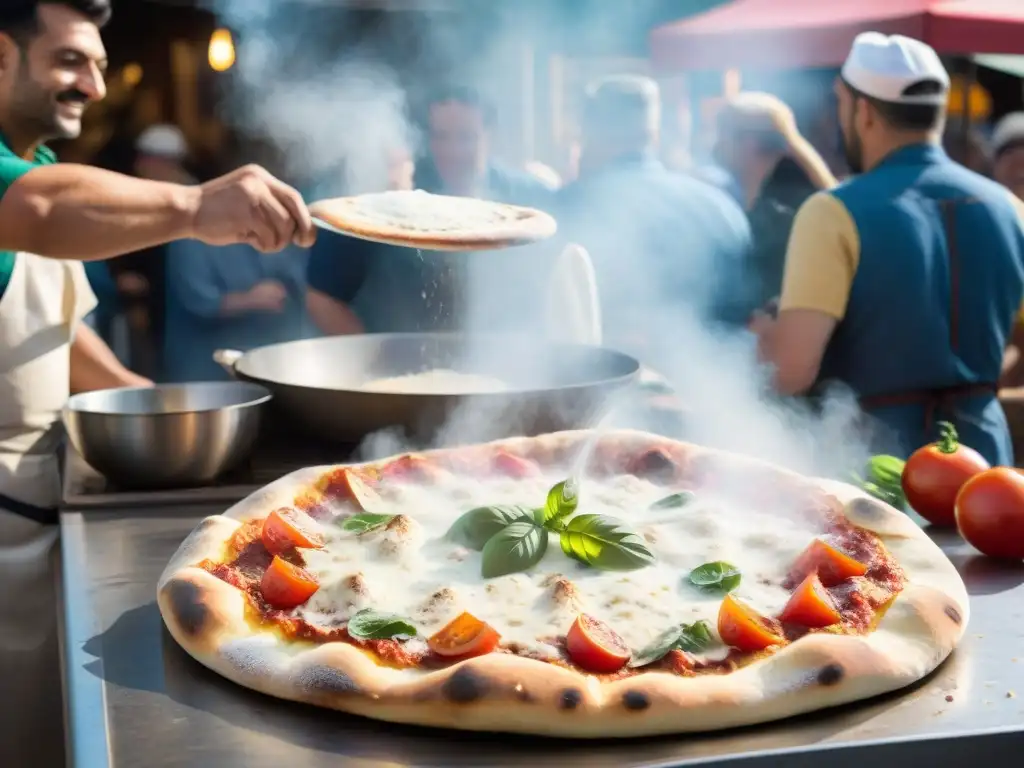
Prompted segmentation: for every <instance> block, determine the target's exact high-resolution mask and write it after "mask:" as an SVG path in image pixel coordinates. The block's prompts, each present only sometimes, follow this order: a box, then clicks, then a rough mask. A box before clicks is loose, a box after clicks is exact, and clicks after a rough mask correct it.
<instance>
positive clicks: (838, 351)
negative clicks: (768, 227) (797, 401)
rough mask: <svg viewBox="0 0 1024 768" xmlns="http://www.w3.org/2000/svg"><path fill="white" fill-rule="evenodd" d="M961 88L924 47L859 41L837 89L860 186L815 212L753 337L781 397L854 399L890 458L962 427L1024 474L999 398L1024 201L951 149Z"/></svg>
mask: <svg viewBox="0 0 1024 768" xmlns="http://www.w3.org/2000/svg"><path fill="white" fill-rule="evenodd" d="M949 87H950V79H949V74H948V73H947V72H946V70H945V68H944V67H943V65H942V63H941V61H940V60H939V57H938V55H937V54H936V53H935V51H934V50H933V49H932V48H930V47H929V46H927V45H925V44H924V43H922V42H920V41H918V40H913V39H911V38H907V37H902V36H899V35H894V36H891V37H886V36H885V35H881V34H879V33H875V32H868V33H864V34H861V35H859V36H858V37H857V38H856V40H855V42H854V44H853V48H852V50H851V51H850V54H849V56H848V58H847V60H846V63H845V64H844V65H843V68H842V73H841V75H840V77H839V79H838V80H837V82H836V85H835V89H836V95H837V97H838V100H839V104H838V108H839V121H840V125H841V126H842V129H843V137H844V141H845V147H846V153H847V161H848V163H849V166H850V168H851V170H852V171H853V172H854V173H858V174H860V175H858V176H855V177H853V178H851V179H850V180H849V181H847V182H846V183H844V184H842V185H840V186H838V187H837V188H835V189H834V190H832V191H830V192H820V193H818V194H816V195H814V196H812V197H811V198H810V199H809V200H808V201H807V202H806V203H804V205H803V206H802V207H801V209H800V211H799V212H798V213H797V217H796V221H795V222H794V224H793V233H792V236H791V237H790V241H789V248H788V251H787V254H786V267H785V276H784V278H783V288H782V296H781V299H780V302H779V313H778V318H777V319H772V318H771V317H769V316H768V315H766V314H765V315H759V316H758V317H757V318H756V320H755V321H754V323H753V324H752V327H753V328H754V330H755V332H756V333H758V335H759V336H760V346H761V352H762V356H763V357H764V359H766V360H767V361H769V362H770V363H771V364H772V365H773V366H774V368H775V386H776V388H777V389H778V390H779V391H780V392H781V393H783V394H786V395H797V394H803V393H812V394H817V393H818V392H820V391H821V390H822V389H823V388H824V387H826V386H827V385H828V384H829V383H831V382H837V383H840V384H842V385H843V386H845V387H848V388H849V389H852V390H853V392H854V393H855V394H856V396H857V397H859V398H860V404H861V407H862V408H863V409H864V410H865V411H866V412H867V413H868V414H870V415H871V416H872V417H873V419H872V420H871V422H870V428H871V429H872V431H873V434H871V435H869V438H872V439H874V441H875V443H874V446H873V448H874V449H875V450H876V452H884V453H892V454H896V455H901V456H908V455H909V454H910V453H911V452H912V451H914V450H916V449H917V448H919V447H921V446H923V445H925V444H926V443H929V442H932V441H934V440H935V439H937V437H938V436H939V429H938V425H937V421H938V420H946V421H949V422H952V423H953V424H954V426H955V427H956V429H957V431H958V432H959V434H960V437H961V439H962V440H963V442H964V444H965V445H969V446H971V447H972V448H974V449H975V450H977V451H979V452H980V453H981V454H982V455H983V456H984V457H985V458H986V459H987V460H988V461H989V462H990V463H991V464H992V465H993V466H994V465H997V464H1000V465H1007V466H1012V465H1013V450H1012V446H1011V442H1010V434H1009V430H1008V427H1007V422H1006V416H1005V414H1004V413H1003V409H1002V407H1001V406H1000V404H999V400H998V399H997V397H996V394H997V382H998V380H999V376H1000V372H1001V369H1002V365H1003V355H1004V350H1005V349H1006V346H1007V339H1008V336H1009V333H1010V328H1011V326H1012V323H1013V320H1014V317H1015V315H1016V314H1017V312H1018V311H1019V309H1020V307H1021V304H1022V300H1024V275H1022V270H1021V265H1022V264H1024V226H1022V219H1021V216H1022V212H1024V204H1022V203H1021V201H1020V200H1018V199H1017V198H1015V197H1013V196H1011V195H1009V194H1007V192H1006V190H1005V189H1002V188H1001V187H999V186H998V185H997V184H995V183H994V182H992V181H990V180H989V179H986V178H984V177H983V176H981V175H979V174H977V173H974V172H973V171H970V170H968V169H967V168H965V167H964V166H962V165H959V164H957V163H955V162H953V161H952V160H950V158H949V157H948V156H947V155H946V153H945V152H944V151H943V149H942V146H941V137H942V130H943V124H944V123H945V117H946V103H947V98H948V93H949Z"/></svg>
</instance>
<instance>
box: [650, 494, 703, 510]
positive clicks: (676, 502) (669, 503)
mask: <svg viewBox="0 0 1024 768" xmlns="http://www.w3.org/2000/svg"><path fill="white" fill-rule="evenodd" d="M695 498H697V494H695V493H694V492H693V491H680V492H679V493H673V494H671V495H669V496H666V497H665V498H663V499H658V500H657V501H656V502H654V503H653V504H651V507H650V508H651V509H678V508H679V507H685V506H686V505H687V504H689V503H690V502H691V501H693V500H694V499H695Z"/></svg>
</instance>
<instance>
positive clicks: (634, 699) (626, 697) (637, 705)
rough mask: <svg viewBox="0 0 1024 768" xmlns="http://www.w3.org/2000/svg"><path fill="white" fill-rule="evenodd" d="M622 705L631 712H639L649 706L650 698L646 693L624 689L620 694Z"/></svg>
mask: <svg viewBox="0 0 1024 768" xmlns="http://www.w3.org/2000/svg"><path fill="white" fill-rule="evenodd" d="M622 706H624V707H625V708H626V709H628V710H630V711H632V712H640V711H641V710H644V709H647V708H648V707H649V706H651V700H650V698H648V696H647V694H646V693H641V692H640V691H626V692H625V693H624V694H622Z"/></svg>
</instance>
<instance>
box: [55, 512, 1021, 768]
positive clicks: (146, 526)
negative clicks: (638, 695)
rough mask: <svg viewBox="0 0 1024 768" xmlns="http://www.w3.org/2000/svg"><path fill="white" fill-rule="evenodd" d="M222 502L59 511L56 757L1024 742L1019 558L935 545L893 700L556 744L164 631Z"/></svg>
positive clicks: (336, 757)
mask: <svg viewBox="0 0 1024 768" xmlns="http://www.w3.org/2000/svg"><path fill="white" fill-rule="evenodd" d="M222 508H223V505H218V506H210V507H201V506H188V507H166V508H163V509H160V508H149V509H134V510H132V509H124V510H118V511H111V512H103V511H90V512H86V513H84V514H83V513H79V512H64V513H62V519H61V527H62V529H63V544H62V548H63V574H64V577H63V582H64V583H63V591H64V627H65V643H64V648H65V674H66V681H67V686H68V710H69V712H68V715H69V722H68V728H69V741H70V744H69V750H68V751H69V759H71V760H73V765H75V766H77V768H107V766H110V767H111V768H114V767H116V768H126V767H128V766H130V767H131V768H136V767H139V768H141V767H143V766H145V767H146V768H199V767H200V766H202V767H203V768H212V767H213V766H216V767H217V768H236V767H238V768H241V766H245V767H246V768H263V767H264V766H266V767H267V768H281V766H294V765H301V766H303V767H304V768H317V767H318V766H328V765H329V766H338V765H346V766H362V767H363V768H369V767H370V766H381V767H382V768H383V767H384V766H389V767H390V768H394V767H395V766H405V765H409V766H413V765H415V766H441V765H444V766H511V765H522V764H525V763H529V764H531V765H534V766H559V768H562V766H564V765H565V763H566V762H567V761H570V760H571V761H574V762H579V763H580V764H582V765H586V766H588V767H589V768H602V767H603V766H626V767H629V766H676V765H680V766H682V765H716V766H733V765H737V766H739V765H740V764H742V766H745V767H746V768H753V767H754V766H758V767H760V766H763V765H780V764H783V763H784V764H785V765H786V766H787V768H802V766H820V765H822V764H824V763H823V762H822V756H821V754H820V751H821V750H829V752H830V754H829V756H828V758H827V760H828V762H827V764H828V765H829V766H830V768H843V767H844V766H851V767H852V766H855V765H856V766H857V768H863V766H864V765H865V761H866V760H870V761H872V762H871V765H872V768H882V766H887V765H896V764H901V767H902V766H905V765H909V764H910V763H908V761H913V762H914V763H915V764H927V765H929V766H930V768H936V767H937V766H947V765H948V766H953V765H957V766H959V765H967V764H970V762H971V761H972V760H977V759H978V758H979V757H980V755H979V752H980V750H981V749H986V750H988V752H987V754H986V755H985V762H986V764H989V765H1003V764H1012V762H1016V761H1018V760H1019V754H1020V751H1021V750H1022V749H1024V564H1020V565H1005V564H1004V565H1000V564H997V563H993V562H991V561H989V560H986V559H984V558H982V557H980V556H977V555H974V554H972V550H971V549H970V547H968V546H967V545H966V544H963V543H962V542H959V541H958V540H957V538H956V536H955V535H950V534H944V535H943V536H942V537H941V538H940V539H939V543H940V544H942V545H943V546H944V548H945V549H946V552H947V553H948V554H949V555H950V557H951V558H952V559H953V561H954V562H955V563H956V565H957V567H958V568H959V569H960V571H961V573H962V574H963V575H964V578H965V580H966V582H967V585H968V590H969V591H970V593H971V610H972V616H971V622H970V626H969V627H968V630H967V636H966V637H965V639H964V642H963V644H962V646H961V647H960V649H959V650H957V652H956V653H955V654H954V655H953V657H952V658H950V659H949V660H948V661H947V662H946V664H944V665H943V666H942V667H941V668H940V669H939V670H938V671H937V672H936V673H935V674H934V675H932V677H930V678H929V679H928V680H926V681H925V682H924V683H922V684H920V685H918V686H916V687H914V688H912V689H910V690H908V691H905V692H903V693H901V694H897V695H893V696H889V697H886V698H883V699H880V700H875V701H873V702H869V703H866V704H861V705H856V706H851V707H846V708H843V709H840V710H834V711H832V712H827V713H821V714H818V715H815V716H812V717H804V718H799V719H794V720H790V721H788V722H783V723H776V724H772V725H768V726H762V727H758V728H749V729H743V730H739V731H733V732H731V733H726V734H719V735H712V736H698V737H694V736H691V737H684V738H663V739H647V740H642V741H637V740H634V741H621V742H614V741H606V742H589V743H580V742H564V741H554V740H546V739H540V738H518V737H510V736H501V735H498V736H494V735H475V734H465V733H458V732H439V731H431V730H426V729H416V728H408V727H402V726H396V725H388V724H382V723H375V722H372V721H369V720H364V719H359V718H355V717H349V716H346V715H342V714H340V713H334V712H327V711H322V710H317V709H314V708H311V707H302V706H297V705H294V704H289V703H287V702H281V701H277V700H275V699H272V698H269V697H265V696H261V695H259V694H256V693H251V692H249V691H246V690H244V689H241V688H239V687H237V686H234V685H232V684H231V683H229V682H227V681H225V680H222V679H221V678H219V677H217V676H216V675H214V674H212V673H210V672H208V671H207V670H205V669H204V668H203V667H201V666H199V665H198V664H197V663H195V662H193V661H192V659H190V658H189V657H188V656H186V655H185V653H184V652H183V651H181V649H179V648H178V646H177V645H176V644H175V643H174V641H173V640H172V639H171V638H170V636H169V635H168V634H167V633H166V632H165V631H164V629H163V624H162V622H161V620H160V614H159V612H158V611H157V608H156V604H155V602H154V592H155V585H156V580H157V578H158V576H159V575H160V572H161V571H162V569H163V567H164V565H165V564H166V562H167V560H168V559H169V558H170V556H171V555H172V554H173V552H174V550H175V549H176V548H177V546H178V544H179V543H180V542H181V540H182V539H183V538H184V536H185V535H186V534H187V533H188V531H189V530H190V529H191V528H192V527H193V526H194V525H195V524H196V523H197V522H198V521H199V520H200V519H201V518H202V517H205V516H206V515H207V514H212V513H214V512H216V511H218V510H220V509H222Z"/></svg>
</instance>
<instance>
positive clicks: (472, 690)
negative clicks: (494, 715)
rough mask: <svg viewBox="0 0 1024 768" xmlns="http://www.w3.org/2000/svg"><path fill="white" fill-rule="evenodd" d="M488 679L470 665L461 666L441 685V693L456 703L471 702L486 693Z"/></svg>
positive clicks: (488, 683) (489, 685) (488, 684)
mask: <svg viewBox="0 0 1024 768" xmlns="http://www.w3.org/2000/svg"><path fill="white" fill-rule="evenodd" d="M490 687H491V683H490V681H489V680H488V679H487V678H486V677H484V676H483V675H481V674H480V673H479V672H476V671H474V670H473V669H472V668H470V667H462V668H461V669H458V670H456V671H455V673H454V674H452V676H451V677H449V678H448V679H447V680H446V681H445V683H444V685H442V686H441V695H442V696H444V697H445V698H446V699H448V700H449V701H452V702H455V703H456V704H472V703H473V702H474V701H479V700H480V699H482V698H483V697H484V696H486V695H487V692H488V690H490Z"/></svg>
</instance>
